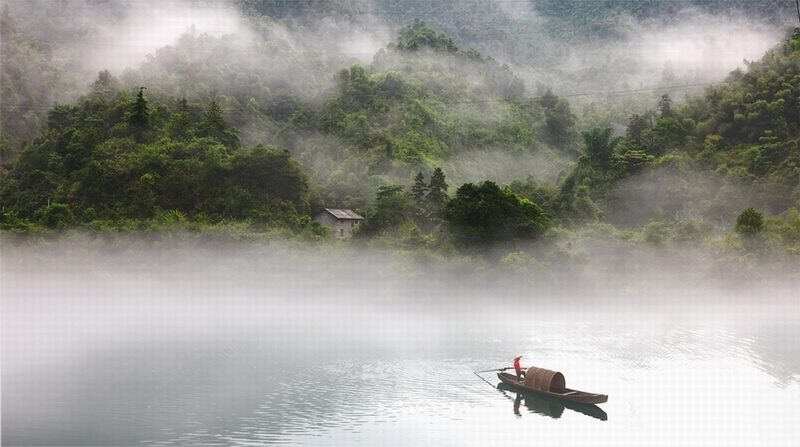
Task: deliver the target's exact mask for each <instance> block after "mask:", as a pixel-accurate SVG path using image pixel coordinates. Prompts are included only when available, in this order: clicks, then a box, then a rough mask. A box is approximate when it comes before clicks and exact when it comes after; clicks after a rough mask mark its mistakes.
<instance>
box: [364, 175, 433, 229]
mask: <svg viewBox="0 0 800 447" xmlns="http://www.w3.org/2000/svg"><path fill="white" fill-rule="evenodd" d="M376 202H377V203H376V206H375V211H374V212H373V213H371V214H369V215H368V216H367V219H366V220H365V221H364V222H363V223H361V224H360V225H359V226H358V230H357V231H356V233H355V234H356V237H360V238H362V237H374V236H376V235H378V234H380V233H385V232H392V231H395V232H396V231H398V230H399V229H400V227H402V226H403V225H405V224H408V223H411V224H412V225H413V221H414V216H415V215H417V214H418V213H419V207H418V206H417V205H416V204H415V203H414V198H413V197H412V195H411V193H409V192H408V191H406V190H405V186H403V185H396V184H395V185H384V186H381V187H379V188H378V192H377V193H376Z"/></svg>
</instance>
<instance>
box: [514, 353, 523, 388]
mask: <svg viewBox="0 0 800 447" xmlns="http://www.w3.org/2000/svg"><path fill="white" fill-rule="evenodd" d="M521 358H522V356H521V355H518V356H516V357H514V371H516V372H517V380H519V381H520V382H521V381H522V379H523V378H525V371H523V370H522V367H521V366H519V359H521Z"/></svg>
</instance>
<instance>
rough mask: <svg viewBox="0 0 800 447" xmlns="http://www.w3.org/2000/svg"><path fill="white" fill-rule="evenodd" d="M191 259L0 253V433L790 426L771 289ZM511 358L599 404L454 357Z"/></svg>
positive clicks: (108, 435)
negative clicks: (521, 280)
mask: <svg viewBox="0 0 800 447" xmlns="http://www.w3.org/2000/svg"><path fill="white" fill-rule="evenodd" d="M207 255H208V254H207V253H205V254H202V255H197V254H192V255H187V254H186V253H171V254H166V255H165V254H161V255H159V256H158V257H156V258H155V259H154V260H153V261H152V262H150V260H142V259H138V260H137V259H123V260H121V258H120V257H114V256H112V257H110V258H105V257H101V256H90V258H89V259H84V260H83V261H84V262H83V263H66V264H65V263H62V262H56V261H55V260H57V259H59V257H58V256H52V257H48V256H42V254H41V253H39V254H37V255H35V256H30V257H24V258H25V259H14V260H13V261H12V260H9V259H4V262H3V270H2V289H0V292H2V342H3V343H2V444H3V445H59V446H60V445H137V446H171V445H175V446H185V445H233V446H238V445H242V446H253V445H276V444H289V445H307V446H318V445H337V446H338V445H381V446H408V445H441V446H465V445H474V446H479V445H480V446H482V445H502V444H504V443H519V442H535V443H537V444H546V445H581V444H587V443H591V444H592V445H595V446H606V445H607V446H642V445H648V446H676V445H679V446H692V445H696V446H709V445H719V446H756V445H769V446H784V445H785V446H789V445H791V446H794V445H796V443H797V440H798V439H800V424H798V423H797V421H800V343H798V342H800V313H799V312H798V308H799V307H798V296H797V294H796V293H795V291H796V290H792V289H791V288H790V289H788V291H787V290H782V291H771V292H770V291H767V292H765V293H761V294H754V293H753V292H747V293H745V294H744V295H745V296H742V295H741V294H739V295H736V296H735V297H734V296H730V297H729V296H728V295H729V292H719V293H718V294H715V293H714V292H713V289H712V290H703V291H698V290H694V291H693V289H692V288H685V289H677V288H676V289H674V290H663V287H662V290H661V291H660V293H655V292H653V290H650V291H645V290H644V289H642V288H637V287H634V288H630V287H628V288H626V289H625V290H621V289H615V288H614V287H610V288H609V289H602V288H601V289H597V288H595V289H592V288H586V289H582V291H581V292H580V294H582V296H576V295H578V294H579V293H578V292H576V290H574V289H570V290H571V292H569V293H567V292H565V290H554V289H551V290H538V289H537V288H535V287H532V288H530V289H529V290H514V291H511V290H506V289H504V288H502V287H496V286H486V287H485V288H479V289H475V288H472V287H461V286H459V283H458V281H457V278H454V279H453V280H450V279H444V280H442V281H440V282H438V284H436V285H435V286H431V287H427V285H426V284H416V287H408V288H405V287H400V286H398V284H399V283H400V282H398V281H397V280H396V278H394V277H393V276H392V273H391V271H392V269H391V268H376V267H375V264H376V263H375V262H369V263H363V264H362V263H358V264H357V265H351V266H350V267H346V266H343V265H339V266H338V267H337V265H335V264H330V263H317V262H300V261H298V260H297V259H295V260H294V261H291V262H289V263H288V264H287V263H283V264H281V263H278V262H277V261H276V260H275V259H272V260H267V259H259V258H253V257H247V258H246V259H245V258H237V257H236V256H230V255H229V256H226V257H224V258H222V259H219V258H214V257H207ZM173 256H174V257H175V258H174V260H175V262H170V259H172V257H173ZM48 259H50V260H48ZM343 264H346V263H343ZM370 265H371V266H372V267H370ZM343 270H344V273H342V271H343ZM405 282H410V283H413V282H414V280H412V279H408V280H407V281H405ZM519 354H522V355H523V364H525V365H535V366H540V367H545V368H549V369H555V370H558V371H561V372H562V373H563V374H564V375H565V376H566V380H567V386H568V387H570V388H575V389H580V390H585V391H592V392H599V393H604V394H608V395H609V400H608V402H607V403H604V404H601V405H599V406H597V407H596V408H594V409H591V411H586V409H583V411H576V410H574V409H571V408H565V407H563V406H562V405H560V404H559V403H558V402H553V401H546V400H542V399H538V398H534V397H532V396H519V399H518V396H517V394H516V393H515V392H512V391H508V390H504V389H498V387H497V385H498V383H499V381H498V380H497V377H496V376H495V375H494V373H492V372H487V373H481V374H475V373H474V371H478V370H486V369H491V368H499V367H504V366H508V365H510V363H511V360H512V359H513V357H514V356H516V355H519ZM587 413H588V414H587Z"/></svg>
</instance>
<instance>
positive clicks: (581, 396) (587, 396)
mask: <svg viewBox="0 0 800 447" xmlns="http://www.w3.org/2000/svg"><path fill="white" fill-rule="evenodd" d="M497 378H498V379H500V381H502V382H503V383H505V384H507V385H509V386H511V387H512V388H515V389H519V390H522V391H526V392H529V393H535V394H540V395H542V396H547V397H552V398H555V399H561V400H564V401H567V402H575V403H580V404H602V403H603V402H607V401H608V395H606V394H596V393H587V392H586V391H578V390H571V389H569V388H565V389H564V392H554V391H547V390H540V389H537V388H534V387H531V386H526V385H525V383H524V382H521V381H519V380H517V376H516V375H513V374H508V373H505V372H498V373H497Z"/></svg>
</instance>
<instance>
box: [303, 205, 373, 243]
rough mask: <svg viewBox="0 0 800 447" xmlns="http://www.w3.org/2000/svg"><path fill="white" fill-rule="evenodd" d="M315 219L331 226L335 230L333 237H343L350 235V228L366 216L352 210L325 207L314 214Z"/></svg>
mask: <svg viewBox="0 0 800 447" xmlns="http://www.w3.org/2000/svg"><path fill="white" fill-rule="evenodd" d="M314 220H316V221H317V222H319V223H321V224H322V225H325V226H326V227H329V228H331V229H332V230H333V237H336V238H343V237H348V236H350V230H352V229H353V228H354V227H355V226H356V225H358V223H359V222H361V221H362V220H364V218H363V217H361V216H359V215H358V214H356V213H355V212H353V211H352V210H340V209H335V208H325V209H324V210H322V211H320V212H319V213H317V215H316V216H314Z"/></svg>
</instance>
